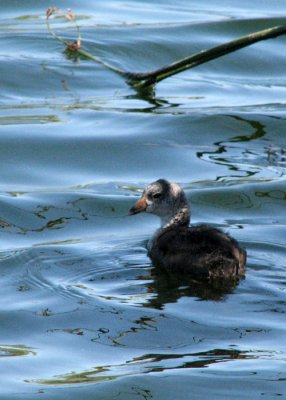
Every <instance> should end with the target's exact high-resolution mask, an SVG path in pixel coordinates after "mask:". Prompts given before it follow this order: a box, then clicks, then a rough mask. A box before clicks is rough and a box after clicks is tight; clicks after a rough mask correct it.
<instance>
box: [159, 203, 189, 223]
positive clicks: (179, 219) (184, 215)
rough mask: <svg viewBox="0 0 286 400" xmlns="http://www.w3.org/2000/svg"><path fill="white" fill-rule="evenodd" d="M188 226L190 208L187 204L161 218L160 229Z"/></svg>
mask: <svg viewBox="0 0 286 400" xmlns="http://www.w3.org/2000/svg"><path fill="white" fill-rule="evenodd" d="M189 224H190V207H189V206H188V204H186V205H184V206H183V207H181V208H179V209H178V210H176V211H174V213H172V214H170V215H166V216H164V217H161V229H167V228H172V227H177V226H188V225H189Z"/></svg>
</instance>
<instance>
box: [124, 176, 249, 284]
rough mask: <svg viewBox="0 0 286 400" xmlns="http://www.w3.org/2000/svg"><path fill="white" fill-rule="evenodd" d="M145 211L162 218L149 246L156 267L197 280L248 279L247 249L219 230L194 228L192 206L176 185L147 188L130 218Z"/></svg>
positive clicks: (161, 182)
mask: <svg viewBox="0 0 286 400" xmlns="http://www.w3.org/2000/svg"><path fill="white" fill-rule="evenodd" d="M143 211H146V212H148V213H152V214H155V215H157V216H159V217H160V218H161V227H160V228H159V229H158V230H157V231H156V232H155V234H154V236H153V238H152V239H151V240H150V241H149V243H148V255H149V257H150V258H151V260H152V262H153V264H154V265H157V266H161V267H163V268H165V269H166V270H169V271H170V272H173V273H183V274H187V275H190V276H192V277H195V278H234V277H239V278H240V277H243V276H244V274H245V263H246V252H245V250H243V249H242V248H241V247H240V246H239V244H238V242H237V241H236V240H235V239H233V238H232V237H230V236H229V235H228V234H226V233H224V232H222V231H221V230H219V229H216V228H213V227H211V226H209V225H195V226H190V207H189V204H188V201H187V198H186V195H185V193H184V191H183V189H182V188H181V187H180V186H179V185H177V184H176V183H170V182H168V181H166V180H165V179H159V180H157V181H156V182H153V183H151V184H150V185H149V186H147V187H146V189H145V190H144V192H143V194H142V196H141V198H140V199H139V200H138V201H137V202H136V204H135V205H134V206H133V207H132V208H131V209H130V211H129V215H134V214H138V213H140V212H143Z"/></svg>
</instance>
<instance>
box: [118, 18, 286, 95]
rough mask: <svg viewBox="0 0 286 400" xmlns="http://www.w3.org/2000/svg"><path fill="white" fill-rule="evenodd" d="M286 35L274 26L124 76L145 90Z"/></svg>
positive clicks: (282, 30)
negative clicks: (173, 76) (242, 49)
mask: <svg viewBox="0 0 286 400" xmlns="http://www.w3.org/2000/svg"><path fill="white" fill-rule="evenodd" d="M285 33H286V26H285V25H284V26H275V27H273V28H268V29H264V30H262V31H258V32H254V33H251V34H249V35H246V36H242V37H240V38H238V39H235V40H232V41H230V42H227V43H224V44H221V45H219V46H216V47H213V48H211V49H208V50H203V51H201V52H200V53H196V54H193V55H192V56H189V57H186V58H183V59H182V60H179V61H177V62H174V63H172V64H170V65H168V66H166V67H163V68H159V69H156V70H154V71H151V72H147V73H133V72H131V73H129V74H128V73H127V74H126V75H125V76H127V77H128V78H129V80H130V81H131V83H132V84H133V85H134V86H135V87H137V88H145V87H148V86H151V85H154V84H156V83H158V82H160V81H162V80H163V79H166V78H168V77H170V76H172V75H175V74H178V73H179V72H182V71H185V70H187V69H190V68H194V67H196V66H198V65H201V64H203V63H205V62H208V61H211V60H214V59H216V58H218V57H221V56H224V55H226V54H228V53H231V52H233V51H236V50H239V49H241V48H243V47H246V46H250V45H252V44H254V43H256V42H259V41H261V40H266V39H272V38H275V37H278V36H280V35H284V34H285Z"/></svg>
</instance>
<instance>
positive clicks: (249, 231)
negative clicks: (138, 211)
mask: <svg viewBox="0 0 286 400" xmlns="http://www.w3.org/2000/svg"><path fill="white" fill-rule="evenodd" d="M2 3H3V4H1V5H0V10H1V17H0V37H1V54H0V59H1V63H0V73H1V77H2V78H3V79H2V86H1V89H2V90H1V95H2V96H1V99H0V129H1V135H0V143H1V179H0V200H1V212H0V235H1V240H0V244H1V252H0V276H1V286H0V297H1V306H0V317H1V328H0V342H1V345H0V359H1V364H2V369H1V378H0V380H1V384H0V398H1V400H2V399H3V400H4V399H5V400H10V399H11V400H12V399H13V400H14V399H19V398H21V399H23V400H25V399H29V400H30V399H31V398H40V397H43V396H44V397H46V398H48V399H49V400H60V399H62V398H68V399H69V400H74V399H78V397H80V396H81V397H82V398H84V399H85V400H93V399H94V398H99V399H102V400H104V399H118V400H121V399H122V400H131V399H138V400H142V399H152V400H159V399H166V400H173V399H174V398H176V399H177V398H178V399H179V398H180V399H181V398H182V399H188V398H189V397H190V393H192V396H193V398H194V399H197V398H198V399H199V398H209V397H211V398H212V399H223V398H229V396H230V393H231V397H232V399H239V400H241V399H255V400H256V399H261V397H264V398H265V399H266V398H267V399H272V398H273V399H274V398H277V397H278V396H280V397H281V396H284V395H285V393H286V392H285V387H284V386H285V385H284V383H285V382H284V381H285V373H284V370H285V362H286V357H285V354H286V348H285V345H284V342H285V340H284V337H285V323H284V319H283V316H284V315H285V312H286V302H285V290H286V289H285V288H286V280H285V268H286V264H285V254H286V247H285V237H286V217H285V199H286V191H285V148H286V137H285V135H284V131H285V115H284V114H285V96H286V90H285V84H284V82H285V68H284V64H285V60H284V58H285V43H284V42H285V38H283V37H281V38H277V39H275V40H271V41H265V42H264V43H260V44H257V45H255V46H252V47H251V48H246V49H244V50H243V51H241V52H236V53H233V54H232V55H229V56H227V57H223V58H221V59H217V60H216V61H214V62H211V63H209V64H205V65H203V66H201V67H199V68H196V69H195V70H192V71H186V72H185V73H182V74H179V75H177V76H174V77H172V78H170V79H168V80H166V81H164V82H161V83H160V84H158V85H157V86H156V88H154V89H152V90H149V91H138V90H135V89H134V88H133V87H132V86H130V85H129V84H128V82H126V80H125V79H124V78H122V77H120V76H118V75H117V74H114V73H113V72H111V71H108V70H106V68H105V67H104V66H102V65H99V64H96V63H91V62H90V61H89V60H85V59H83V58H77V59H71V57H70V56H69V55H67V54H65V53H64V51H63V48H62V47H61V45H59V43H57V42H56V41H55V40H54V39H53V38H51V37H50V35H49V34H48V32H47V31H46V26H45V21H44V18H45V17H44V12H45V8H47V7H48V6H50V4H48V5H46V6H44V9H43V4H40V2H35V0H29V1H28V2H25V7H21V5H20V4H19V2H17V1H12V0H11V1H9V2H2ZM4 3H5V4H4ZM269 4H270V3H269ZM269 4H268V3H267V2H264V3H263V4H261V1H259V2H258V0H254V1H253V2H252V4H251V5H250V4H249V2H246V1H244V0H242V1H240V2H239V3H238V2H232V4H231V5H228V6H227V7H226V4H225V2H222V1H216V2H215V4H214V2H209V1H207V2H205V3H204V4H199V3H198V2H194V1H191V2H186V1H183V0H178V1H177V2H176V4H175V3H174V2H169V1H166V2H156V1H155V2H148V1H146V2H138V1H137V2H136V1H133V0H128V1H127V2H125V3H122V2H121V1H118V2H101V1H98V2H96V4H95V6H94V7H93V4H92V3H90V2H85V1H83V2H81V4H78V3H75V2H74V1H69V2H68V3H67V2H66V1H65V0H63V1H62V2H61V7H62V8H63V9H65V8H69V7H72V8H73V11H74V12H75V13H76V14H77V15H78V21H79V23H80V25H81V33H82V40H83V45H84V46H85V48H86V49H87V50H88V51H90V52H91V53H94V54H96V55H98V56H99V57H100V58H102V59H103V60H105V61H107V62H110V63H111V64H112V65H117V66H118V67H119V68H122V69H124V70H131V71H148V70H152V69H154V68H156V67H160V66H163V65H166V64H168V63H171V62H172V61H175V60H177V59H180V58H183V57H185V56H187V55H189V54H191V53H195V52H199V51H201V50H202V49H204V48H209V47H212V46H214V45H217V44H219V43H223V42H225V41H227V40H231V39H234V38H235V37H239V36H242V35H244V34H247V33H249V32H252V31H256V30H258V29H264V28H266V27H270V26H274V25H282V24H285V19H284V18H282V17H281V15H282V16H283V15H284V14H285V12H286V8H285V5H284V3H283V4H282V3H281V2H279V4H278V3H277V2H275V1H274V2H271V6H270V7H269ZM246 15H248V19H245V16H246ZM55 28H56V31H57V32H58V33H59V34H60V35H61V36H62V37H64V38H66V39H67V40H72V39H73V36H74V31H72V30H71V29H70V27H69V26H68V24H67V23H66V22H65V21H62V20H57V21H55ZM11 33H12V34H11ZM262 59H263V62H262ZM161 177H164V178H166V179H168V180H171V181H176V182H178V183H180V184H181V185H182V186H183V188H184V189H185V190H186V193H187V196H188V199H189V201H190V204H191V209H192V222H193V223H209V224H211V225H214V226H217V227H220V228H222V229H224V230H225V231H227V232H229V233H230V234H231V235H232V236H233V237H235V238H236V239H237V240H238V241H239V242H240V243H241V245H242V247H245V248H246V249H247V252H248V264H247V271H246V278H245V279H243V280H241V281H240V282H237V281H231V282H226V281H224V282H212V283H211V282H209V283H208V284H206V283H203V282H198V281H186V280H184V279H180V278H179V277H177V276H170V275H167V274H166V273H165V272H164V271H160V270H158V269H156V268H153V267H152V265H151V264H150V260H149V259H148V257H147V250H146V242H147V240H148V239H149V238H150V237H151V236H152V234H153V232H154V231H155V229H156V228H157V227H158V221H157V220H156V218H155V217H154V218H153V217H152V216H150V215H145V216H142V217H141V216H138V218H136V219H132V218H128V216H127V212H128V210H129V208H130V206H131V204H133V203H134V200H135V198H137V197H138V196H139V194H140V193H141V191H142V189H143V187H144V186H145V185H146V183H148V182H151V181H154V180H156V179H158V178H161ZM281 317H282V318H281Z"/></svg>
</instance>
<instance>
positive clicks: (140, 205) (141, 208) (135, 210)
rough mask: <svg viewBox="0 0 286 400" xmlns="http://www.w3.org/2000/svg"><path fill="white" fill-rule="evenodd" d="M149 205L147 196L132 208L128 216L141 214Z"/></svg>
mask: <svg viewBox="0 0 286 400" xmlns="http://www.w3.org/2000/svg"><path fill="white" fill-rule="evenodd" d="M146 208H147V203H146V199H145V196H142V197H141V198H140V199H139V200H138V201H137V202H136V203H135V204H134V206H133V207H131V208H130V210H129V213H128V215H134V214H138V213H140V212H143V211H146Z"/></svg>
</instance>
